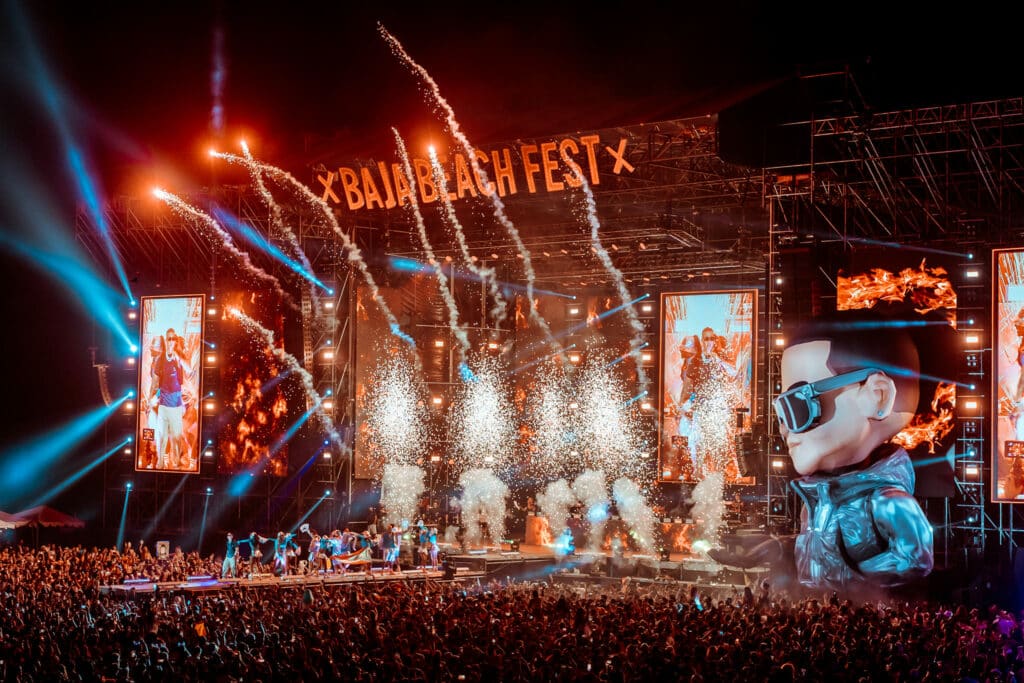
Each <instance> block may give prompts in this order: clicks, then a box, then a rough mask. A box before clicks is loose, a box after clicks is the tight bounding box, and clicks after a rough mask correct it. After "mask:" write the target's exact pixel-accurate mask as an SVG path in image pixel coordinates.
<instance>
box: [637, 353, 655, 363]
mask: <svg viewBox="0 0 1024 683" xmlns="http://www.w3.org/2000/svg"><path fill="white" fill-rule="evenodd" d="M640 360H642V361H643V362H645V363H650V362H651V361H652V360H654V354H653V353H651V352H650V351H644V352H643V353H641V354H640Z"/></svg>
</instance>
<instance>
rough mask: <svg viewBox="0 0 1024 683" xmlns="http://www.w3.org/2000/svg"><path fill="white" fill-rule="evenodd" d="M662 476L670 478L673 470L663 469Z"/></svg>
mask: <svg viewBox="0 0 1024 683" xmlns="http://www.w3.org/2000/svg"><path fill="white" fill-rule="evenodd" d="M661 476H662V477H664V478H665V479H668V478H669V477H671V476H672V470H662V471H661Z"/></svg>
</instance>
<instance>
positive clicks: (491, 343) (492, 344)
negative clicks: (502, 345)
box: [487, 341, 498, 351]
mask: <svg viewBox="0 0 1024 683" xmlns="http://www.w3.org/2000/svg"><path fill="white" fill-rule="evenodd" d="M487 348H488V349H489V350H491V351H497V350H498V342H496V341H489V342H487Z"/></svg>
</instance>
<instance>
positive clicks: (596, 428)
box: [572, 361, 649, 479]
mask: <svg viewBox="0 0 1024 683" xmlns="http://www.w3.org/2000/svg"><path fill="white" fill-rule="evenodd" d="M575 384H576V387H575V391H574V392H573V393H574V395H575V396H576V400H577V402H578V406H579V407H578V408H577V409H576V410H575V411H574V415H575V419H574V420H573V421H572V424H573V432H574V433H575V434H576V435H577V437H578V440H579V444H580V446H581V451H582V452H583V454H584V455H583V461H582V462H583V464H584V465H585V466H589V467H600V468H601V469H603V470H605V471H607V472H610V473H612V475H613V476H629V477H631V478H633V479H639V478H642V477H643V476H644V474H645V469H648V465H649V463H648V462H645V457H643V456H644V455H645V454H646V453H645V449H644V448H642V445H643V439H642V437H641V436H640V434H641V433H642V430H641V428H640V425H639V424H638V418H637V415H636V407H635V406H633V405H632V399H631V398H630V395H629V394H628V393H627V392H626V391H625V390H624V389H623V386H622V381H621V380H620V379H619V378H618V377H617V376H616V375H615V374H614V368H609V367H606V366H605V365H604V364H603V363H601V362H600V361H597V362H594V363H591V364H588V365H587V366H586V367H584V368H583V370H582V371H580V372H579V373H578V374H577V377H576V382H575ZM648 476H649V475H648Z"/></svg>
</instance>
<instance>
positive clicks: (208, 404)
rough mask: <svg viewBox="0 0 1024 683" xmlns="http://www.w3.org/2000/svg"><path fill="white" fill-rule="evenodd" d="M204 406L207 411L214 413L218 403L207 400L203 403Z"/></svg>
mask: <svg viewBox="0 0 1024 683" xmlns="http://www.w3.org/2000/svg"><path fill="white" fill-rule="evenodd" d="M203 408H204V409H205V410H206V412H208V413H212V412H213V411H214V410H216V409H217V404H216V403H214V402H213V401H206V402H205V403H203Z"/></svg>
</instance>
